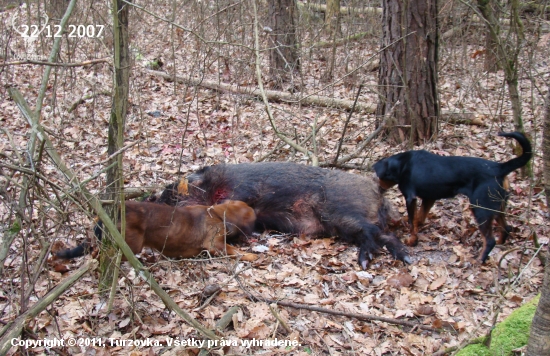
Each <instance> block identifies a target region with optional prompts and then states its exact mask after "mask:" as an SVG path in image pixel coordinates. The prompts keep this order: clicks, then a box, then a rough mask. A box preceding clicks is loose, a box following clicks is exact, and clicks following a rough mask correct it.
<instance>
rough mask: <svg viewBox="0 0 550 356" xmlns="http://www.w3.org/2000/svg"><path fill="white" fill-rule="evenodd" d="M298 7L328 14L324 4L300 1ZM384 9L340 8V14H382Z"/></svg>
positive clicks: (368, 7)
mask: <svg viewBox="0 0 550 356" xmlns="http://www.w3.org/2000/svg"><path fill="white" fill-rule="evenodd" d="M298 7H299V8H309V9H311V10H314V11H319V12H326V11H327V5H324V4H313V3H308V4H307V5H306V4H304V3H301V2H300V1H298ZM382 11H383V9H382V8H381V7H370V6H367V7H348V6H340V13H341V14H342V15H348V14H378V15H381V14H382Z"/></svg>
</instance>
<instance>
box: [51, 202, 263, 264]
mask: <svg viewBox="0 0 550 356" xmlns="http://www.w3.org/2000/svg"><path fill="white" fill-rule="evenodd" d="M125 205H126V233H125V239H126V243H127V244H128V246H130V249H131V250H132V252H133V253H140V252H141V250H142V249H143V247H150V248H154V249H155V250H157V251H159V252H160V253H162V254H163V255H164V256H166V257H171V258H188V257H194V256H197V255H199V254H200V253H201V252H202V251H204V250H206V251H208V252H209V253H211V254H212V255H224V254H227V255H240V254H241V253H240V252H239V250H238V249H237V248H235V247H233V246H230V245H227V244H226V237H236V236H239V235H247V234H250V233H251V232H252V230H253V228H254V223H255V221H256V214H255V213H254V210H253V209H252V208H251V207H249V206H248V205H247V204H246V203H243V202H242V201H236V200H229V201H226V202H225V203H223V204H219V205H214V206H204V205H193V206H187V207H173V206H168V205H164V204H155V203H147V202H134V201H127V202H126V204H125ZM119 229H120V226H119ZM94 230H95V234H96V236H97V237H98V238H99V239H101V222H99V223H98V225H96V227H95V229H94ZM89 245H90V244H89V242H85V243H83V244H81V245H79V246H77V247H75V248H73V249H67V250H63V251H59V252H57V254H56V256H57V257H59V258H66V259H70V258H75V257H79V256H82V255H84V254H85V253H87V252H88V250H89ZM257 258H258V256H256V255H255V254H252V253H246V254H242V258H241V259H242V260H244V261H254V260H256V259H257Z"/></svg>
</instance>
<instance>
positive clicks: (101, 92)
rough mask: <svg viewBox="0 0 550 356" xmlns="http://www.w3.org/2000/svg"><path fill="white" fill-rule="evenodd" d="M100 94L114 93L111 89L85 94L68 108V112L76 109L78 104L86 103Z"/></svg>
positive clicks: (108, 94)
mask: <svg viewBox="0 0 550 356" xmlns="http://www.w3.org/2000/svg"><path fill="white" fill-rule="evenodd" d="M99 95H104V96H111V95H112V93H111V92H110V91H107V90H105V91H100V92H97V93H92V94H88V95H84V96H83V97H82V98H80V99H79V100H77V101H76V102H74V103H73V105H71V107H70V108H69V110H67V112H68V113H72V112H73V111H75V110H76V108H77V107H78V105H80V104H84V103H85V102H86V100H90V99H92V98H95V97H96V96H99Z"/></svg>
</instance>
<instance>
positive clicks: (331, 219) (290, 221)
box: [157, 162, 410, 269]
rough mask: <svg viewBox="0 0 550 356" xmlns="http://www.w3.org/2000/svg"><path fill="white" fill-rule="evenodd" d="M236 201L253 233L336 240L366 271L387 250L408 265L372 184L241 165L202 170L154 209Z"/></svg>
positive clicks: (170, 189)
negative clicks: (249, 212) (247, 209)
mask: <svg viewBox="0 0 550 356" xmlns="http://www.w3.org/2000/svg"><path fill="white" fill-rule="evenodd" d="M227 199H232V200H241V201H244V202H245V203H247V204H248V205H250V206H251V207H252V208H254V210H255V212H256V226H255V229H256V230H257V231H263V230H266V229H271V230H277V231H280V232H284V233H303V234H308V235H313V236H339V237H340V238H342V239H343V240H345V241H349V242H352V243H355V244H357V245H358V246H359V256H358V262H359V264H360V265H361V267H362V268H363V269H365V268H366V266H367V264H368V262H369V260H371V259H372V254H373V253H374V252H375V251H376V250H378V249H379V248H381V247H383V246H386V248H387V249H388V251H390V253H391V254H392V255H393V256H394V258H396V259H399V260H401V261H404V262H406V263H410V257H409V255H408V252H407V249H406V247H405V246H404V245H403V244H402V243H401V241H399V239H398V238H397V237H396V236H395V235H393V234H391V233H388V232H387V219H388V216H389V213H390V211H391V208H390V206H389V203H388V202H387V201H386V199H385V198H384V197H383V196H382V191H381V188H380V187H379V185H378V182H377V181H375V179H374V178H371V177H364V176H360V175H356V174H350V173H345V172H341V171H336V170H328V169H323V168H319V167H311V166H305V165H300V164H295V163H288V162H287V163H279V162H264V163H243V164H228V165H223V164H222V165H215V166H209V167H204V168H202V169H200V170H198V171H196V172H194V173H192V174H191V175H189V176H188V177H187V184H182V183H181V182H176V183H174V184H171V185H169V186H167V187H166V189H165V190H164V191H163V193H162V194H161V196H160V197H159V198H158V200H157V202H158V203H166V204H169V205H184V206H185V205H194V204H201V205H212V204H219V203H221V202H223V201H225V200H227Z"/></svg>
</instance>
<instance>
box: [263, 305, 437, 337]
mask: <svg viewBox="0 0 550 356" xmlns="http://www.w3.org/2000/svg"><path fill="white" fill-rule="evenodd" d="M260 300H261V299H260ZM261 301H263V302H266V303H270V304H273V303H275V304H277V305H281V306H283V307H290V308H295V309H304V310H310V311H315V312H319V313H324V314H331V315H338V316H345V317H348V318H353V319H357V320H364V321H381V322H384V323H388V324H395V325H402V326H407V327H410V328H413V329H422V330H426V331H431V332H439V331H441V330H439V329H435V328H432V327H430V326H426V325H422V324H418V323H413V322H411V321H406V320H399V319H393V318H386V317H382V316H376V315H366V314H359V313H348V312H342V311H337V310H331V309H326V308H321V307H317V306H313V305H306V304H298V303H292V302H285V301H283V300H272V299H264V300H261Z"/></svg>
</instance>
